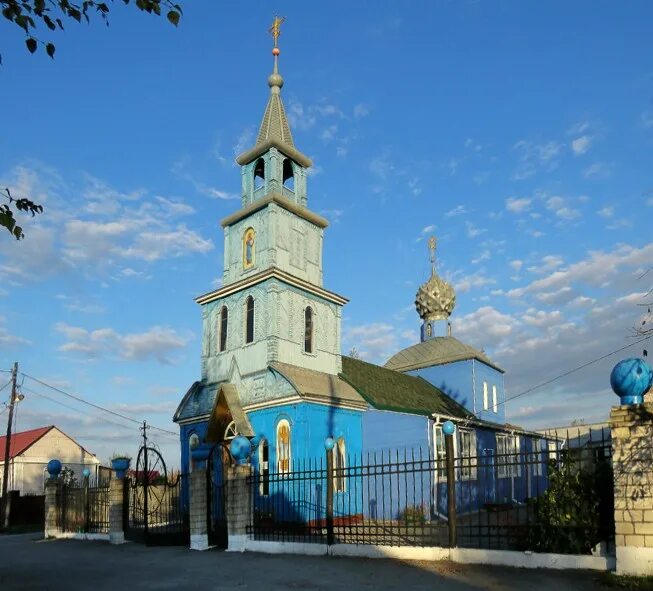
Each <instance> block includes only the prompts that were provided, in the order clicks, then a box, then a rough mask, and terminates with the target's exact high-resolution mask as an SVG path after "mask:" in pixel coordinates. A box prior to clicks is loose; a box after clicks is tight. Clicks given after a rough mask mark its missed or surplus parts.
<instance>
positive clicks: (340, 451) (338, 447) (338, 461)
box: [333, 437, 347, 492]
mask: <svg viewBox="0 0 653 591" xmlns="http://www.w3.org/2000/svg"><path fill="white" fill-rule="evenodd" d="M346 457H347V456H346V448H345V440H344V439H343V438H342V437H341V438H340V439H338V441H337V442H336V444H335V445H334V446H333V468H334V474H333V490H334V491H335V492H345V490H346V479H345V474H346V468H347V463H346Z"/></svg>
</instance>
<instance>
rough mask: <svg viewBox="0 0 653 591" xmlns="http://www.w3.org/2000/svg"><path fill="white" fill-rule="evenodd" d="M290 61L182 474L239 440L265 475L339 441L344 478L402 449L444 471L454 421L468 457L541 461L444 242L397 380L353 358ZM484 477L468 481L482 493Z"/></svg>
mask: <svg viewBox="0 0 653 591" xmlns="http://www.w3.org/2000/svg"><path fill="white" fill-rule="evenodd" d="M277 36H278V35H277ZM279 53H280V52H279V49H278V47H277V44H276V36H275V47H274V49H273V56H274V58H273V59H274V66H273V72H272V74H271V75H270V76H269V78H268V86H269V89H270V94H269V97H268V101H267V105H266V107H265V111H264V113H263V118H262V121H261V124H260V128H259V132H258V136H257V138H256V142H255V144H254V145H253V146H252V147H251V148H250V149H248V150H247V151H245V152H243V153H242V154H240V155H239V156H238V157H237V158H236V162H237V163H238V165H239V166H240V171H241V187H242V188H241V203H240V208H239V209H238V210H237V211H234V212H233V213H231V214H230V215H228V216H227V217H226V218H224V219H223V220H222V222H221V225H222V228H223V230H224V263H223V265H224V270H223V281H222V286H221V287H220V288H219V289H216V290H214V291H210V292H208V293H206V294H204V295H202V296H200V297H198V298H196V302H197V303H198V304H199V305H200V306H201V313H202V335H203V336H202V360H201V376H200V379H199V380H198V381H196V382H194V383H193V384H192V386H191V387H190V389H189V390H188V392H187V393H186V395H185V396H184V397H183V399H182V401H181V403H180V405H179V407H178V409H177V411H176V413H175V415H174V421H175V422H176V423H177V424H178V425H179V427H180V441H181V462H182V471H183V472H188V471H190V470H192V465H191V457H190V450H191V449H192V448H193V447H194V446H196V445H199V444H204V443H220V442H228V441H229V440H230V439H232V438H233V437H235V436H236V435H237V434H239V435H244V436H246V437H250V438H254V437H256V440H257V441H259V444H258V445H257V447H256V449H255V451H254V453H253V456H252V459H251V461H252V465H253V466H254V469H255V470H258V471H260V472H262V473H264V472H265V471H274V472H276V473H284V472H289V471H291V470H292V469H293V465H294V461H295V460H299V459H302V460H303V459H308V458H321V457H323V456H324V453H325V451H324V441H325V438H327V437H332V438H333V439H334V440H335V441H336V445H335V447H334V452H333V453H334V454H335V455H336V456H337V457H336V465H343V464H344V462H345V458H346V456H347V454H352V455H360V454H363V453H367V452H374V451H380V450H387V449H397V448H402V449H405V448H409V449H417V448H419V449H422V450H424V451H427V450H428V453H430V454H433V455H435V456H436V457H443V456H444V438H443V434H442V429H441V424H442V423H443V422H445V421H447V420H451V421H453V422H455V423H456V424H457V425H458V429H457V439H456V447H457V452H458V453H460V454H461V455H463V456H464V455H467V456H470V455H472V456H476V455H478V456H493V455H494V454H497V453H498V454H500V455H501V456H503V457H505V454H508V453H514V454H520V453H521V454H527V453H532V452H533V451H534V450H539V447H538V446H539V445H540V441H539V439H538V437H540V436H539V435H537V434H534V433H528V432H525V431H523V430H521V429H519V428H516V427H513V426H510V425H506V424H505V410H504V401H505V391H504V380H503V374H504V371H503V369H501V368H500V367H499V366H498V365H496V364H495V363H494V362H492V361H491V360H490V359H489V358H488V356H487V355H486V354H485V353H484V352H482V351H479V350H477V349H475V348H473V347H471V346H469V345H466V344H464V343H462V342H460V341H459V340H457V339H456V338H455V337H454V336H453V335H452V334H451V324H450V322H449V317H450V314H451V313H452V311H453V309H454V306H455V292H454V289H453V287H452V286H451V285H450V284H449V283H447V282H446V281H444V280H443V279H442V278H440V277H439V276H438V274H437V272H436V266H435V239H432V240H431V241H430V244H429V245H430V248H431V261H432V272H431V277H430V279H429V280H428V281H427V282H426V283H425V284H424V285H422V286H421V287H420V288H419V291H418V293H417V296H416V301H415V304H416V308H417V312H418V314H419V316H420V318H421V321H422V324H421V340H420V342H419V343H417V344H415V345H413V346H410V347H408V348H406V349H404V350H402V351H399V352H397V353H396V354H395V355H393V356H392V357H391V358H390V359H389V360H388V361H387V363H386V364H385V366H377V365H374V364H371V363H368V362H365V361H362V360H360V359H354V358H352V357H347V356H343V355H342V354H341V332H342V331H341V321H342V309H343V306H345V305H346V304H347V301H348V300H347V298H346V297H344V296H342V295H340V294H338V293H335V292H333V291H331V290H329V289H327V287H325V286H324V285H323V268H322V251H323V241H324V236H325V230H326V229H327V227H328V222H327V220H326V219H324V218H323V217H322V216H320V215H318V214H317V213H315V212H314V211H311V209H310V201H309V193H308V178H309V177H308V170H309V168H310V167H311V166H312V162H311V159H310V158H308V157H307V156H306V155H305V154H303V153H302V152H301V151H300V150H299V148H298V147H297V146H296V145H295V141H294V139H293V135H292V132H291V129H290V125H289V124H288V119H287V116H286V112H285V109H284V105H283V101H282V99H281V89H282V87H283V85H284V80H283V78H282V77H281V74H280V73H279V67H278V62H279ZM338 462H339V463H338ZM504 468H505V469H503V470H501V467H499V470H498V475H499V478H501V477H503V478H504V479H505V480H506V486H505V491H506V492H505V495H506V497H510V498H515V497H519V496H521V497H522V498H525V497H526V496H527V488H528V487H527V485H526V481H525V480H524V479H525V478H527V477H528V478H530V476H529V475H526V474H523V475H522V474H521V473H519V474H517V473H516V472H515V471H514V470H513V469H511V468H510V467H509V466H504ZM473 472H474V471H473V470H472V469H470V470H469V473H467V474H466V476H465V475H462V476H461V477H464V478H467V480H470V479H473V477H474V473H473ZM515 479H521V480H520V481H518V482H517V484H516V483H515ZM496 490H497V487H496V486H493V487H492V491H490V490H489V489H488V492H487V494H488V495H490V494H491V495H495V494H496ZM483 494H485V493H483V491H480V490H479V491H478V495H479V496H480V497H482V496H483ZM483 500H485V501H487V499H483Z"/></svg>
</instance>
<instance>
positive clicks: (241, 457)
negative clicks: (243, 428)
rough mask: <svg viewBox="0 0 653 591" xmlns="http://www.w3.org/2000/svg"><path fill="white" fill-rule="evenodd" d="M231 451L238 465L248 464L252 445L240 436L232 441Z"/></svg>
mask: <svg viewBox="0 0 653 591" xmlns="http://www.w3.org/2000/svg"><path fill="white" fill-rule="evenodd" d="M229 451H230V452H231V455H232V457H233V459H234V460H236V463H237V464H241V465H242V464H246V463H247V460H248V459H249V456H250V454H251V453H252V444H251V443H250V441H249V439H247V437H244V436H243V435H238V436H237V437H234V438H233V439H232V440H231V444H230V445H229Z"/></svg>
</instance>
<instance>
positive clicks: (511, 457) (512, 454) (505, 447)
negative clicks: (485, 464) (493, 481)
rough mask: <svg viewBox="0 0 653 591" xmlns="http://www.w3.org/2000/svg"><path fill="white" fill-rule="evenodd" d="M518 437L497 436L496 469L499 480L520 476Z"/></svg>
mask: <svg viewBox="0 0 653 591" xmlns="http://www.w3.org/2000/svg"><path fill="white" fill-rule="evenodd" d="M520 459H521V446H520V437H519V435H497V467H498V476H499V478H508V477H509V476H512V477H519V476H521V465H520Z"/></svg>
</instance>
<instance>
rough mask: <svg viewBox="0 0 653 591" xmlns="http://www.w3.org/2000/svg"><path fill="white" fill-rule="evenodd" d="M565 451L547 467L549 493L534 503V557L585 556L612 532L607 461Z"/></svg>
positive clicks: (531, 530) (531, 535) (531, 540)
mask: <svg viewBox="0 0 653 591" xmlns="http://www.w3.org/2000/svg"><path fill="white" fill-rule="evenodd" d="M573 451H574V453H576V454H577V456H576V457H572V455H571V453H570V450H564V451H563V452H562V454H561V456H560V458H559V459H557V460H550V461H549V466H548V479H549V483H548V488H547V490H546V492H545V493H544V494H542V495H541V496H539V497H536V498H534V499H532V500H531V501H530V504H531V506H532V509H533V514H534V523H533V524H532V526H531V527H530V528H529V536H528V537H529V540H528V547H529V549H530V550H533V551H535V552H556V553H564V554H587V553H589V552H590V551H591V550H592V548H594V546H596V544H598V543H599V542H601V541H603V540H604V539H605V538H606V537H607V536H608V532H611V531H613V528H614V522H613V519H614V495H613V488H612V487H613V484H612V468H611V466H610V462H609V460H606V459H597V458H593V457H586V455H587V454H589V453H591V451H592V450H590V449H582V448H579V449H576V450H573Z"/></svg>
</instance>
